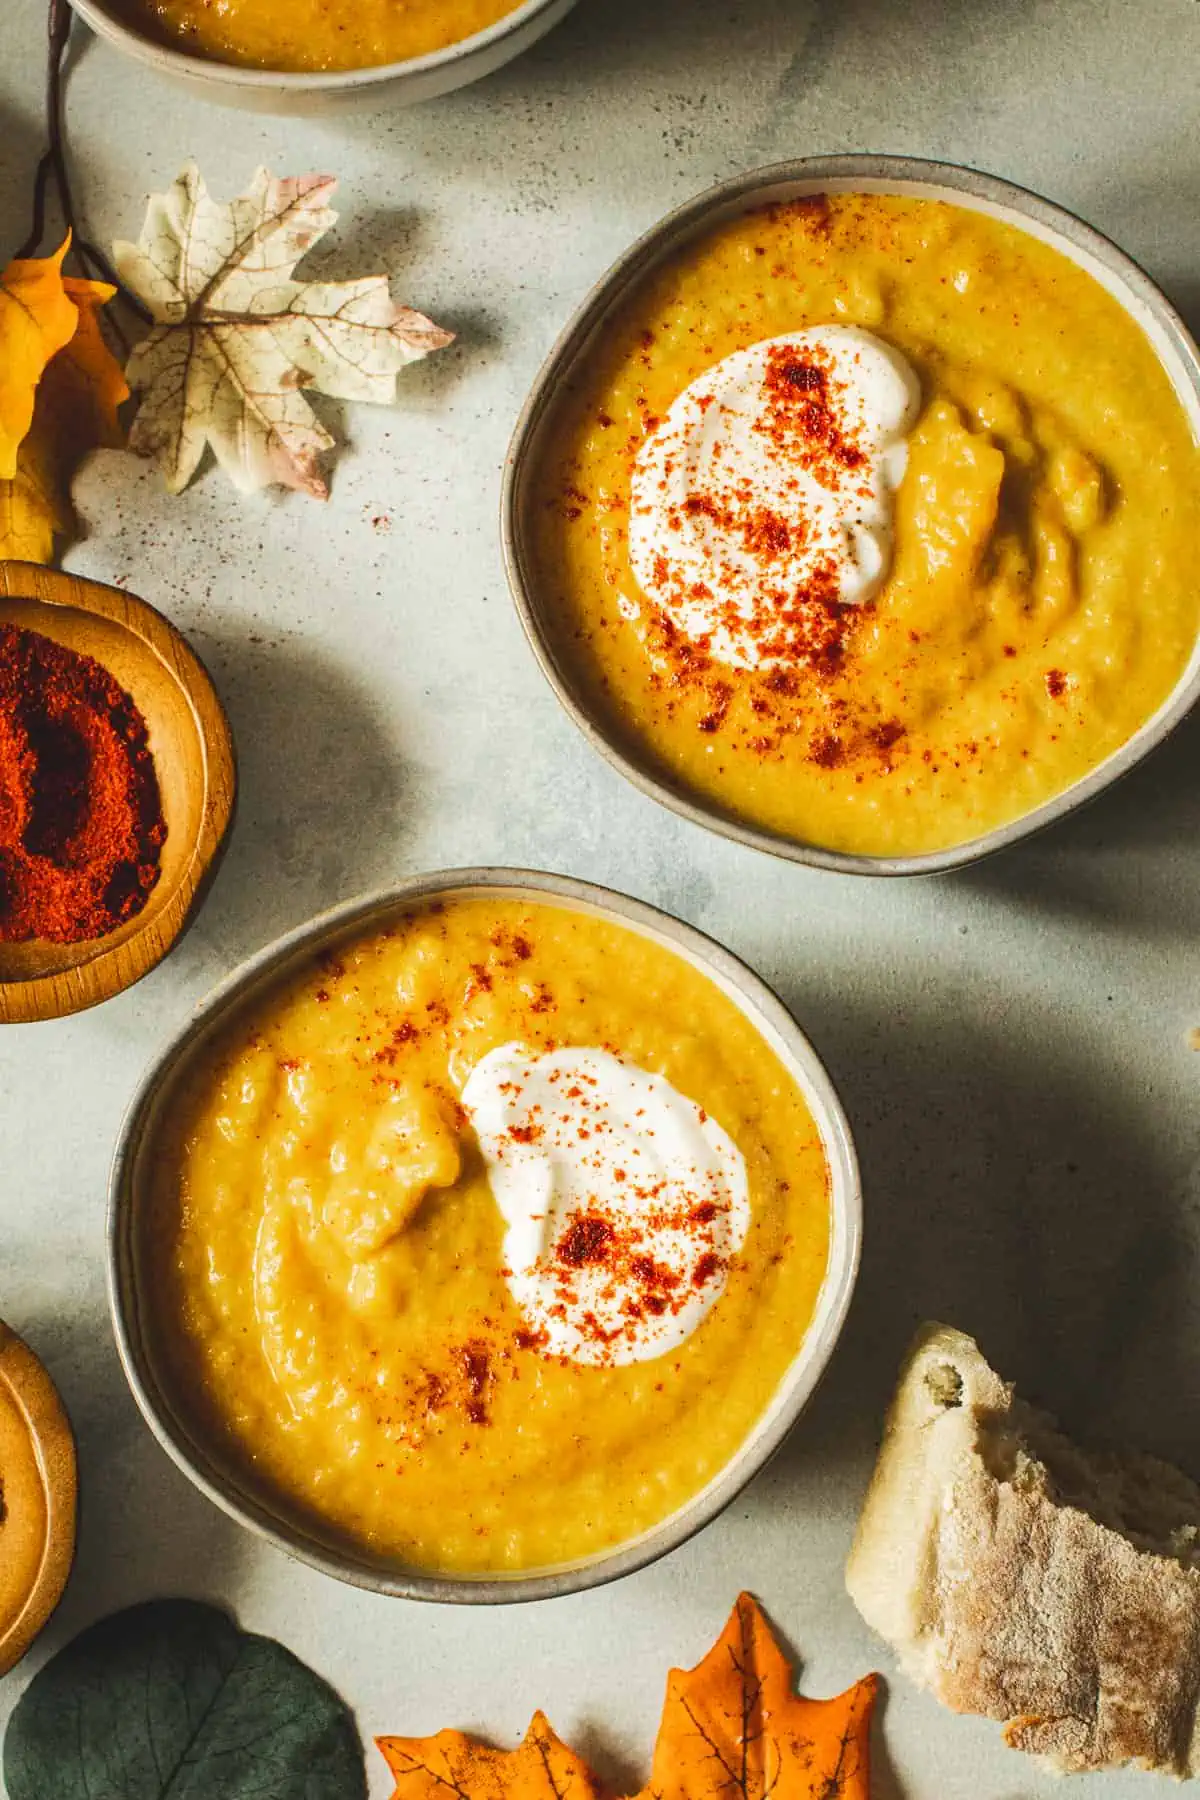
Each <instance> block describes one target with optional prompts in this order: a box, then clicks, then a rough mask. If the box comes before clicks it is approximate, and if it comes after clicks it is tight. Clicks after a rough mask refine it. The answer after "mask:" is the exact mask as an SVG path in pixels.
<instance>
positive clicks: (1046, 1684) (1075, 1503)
mask: <svg viewBox="0 0 1200 1800" xmlns="http://www.w3.org/2000/svg"><path fill="white" fill-rule="evenodd" d="M846 1586H847V1588H848V1589H849V1591H850V1597H851V1599H852V1600H853V1601H854V1604H855V1605H856V1606H857V1607H858V1610H859V1612H860V1613H861V1614H862V1616H863V1618H864V1619H865V1620H866V1621H867V1623H868V1624H869V1625H871V1626H873V1627H874V1629H875V1630H876V1631H877V1632H879V1634H880V1635H881V1636H882V1637H884V1638H886V1639H887V1641H888V1642H889V1643H890V1644H891V1645H892V1646H893V1648H894V1649H895V1650H896V1651H897V1653H898V1655H899V1658H900V1662H901V1665H902V1667H903V1668H904V1669H905V1670H906V1671H907V1673H908V1674H910V1675H911V1676H912V1677H913V1679H914V1680H916V1681H917V1682H919V1683H920V1684H921V1685H922V1686H923V1687H928V1688H930V1689H932V1691H933V1693H934V1694H935V1695H936V1696H937V1698H938V1699H939V1700H941V1701H942V1703H943V1704H944V1705H946V1706H949V1707H951V1708H952V1709H953V1710H954V1711H955V1712H970V1713H984V1714H986V1715H987V1716H988V1717H989V1718H992V1719H1002V1720H1003V1721H1004V1736H1005V1738H1006V1739H1007V1741H1008V1743H1010V1744H1011V1745H1012V1746H1013V1747H1014V1748H1015V1749H1018V1750H1028V1751H1031V1752H1033V1753H1034V1754H1035V1755H1038V1756H1042V1757H1044V1758H1046V1759H1047V1760H1048V1761H1049V1762H1050V1763H1052V1764H1053V1765H1054V1766H1055V1767H1056V1768H1059V1769H1063V1770H1084V1769H1104V1768H1112V1767H1116V1766H1118V1765H1120V1764H1124V1763H1136V1764H1140V1765H1141V1766H1142V1767H1143V1768H1149V1769H1161V1770H1164V1771H1166V1772H1168V1773H1169V1774H1172V1775H1178V1776H1185V1775H1195V1774H1197V1773H1200V1725H1198V1723H1197V1707H1198V1703H1200V1488H1197V1487H1196V1485H1195V1484H1194V1483H1193V1482H1191V1481H1189V1480H1188V1479H1187V1477H1186V1476H1184V1475H1181V1474H1180V1473H1179V1472H1178V1471H1177V1470H1175V1469H1172V1468H1170V1467H1168V1465H1167V1464H1166V1463H1161V1462H1158V1461H1157V1460H1156V1459H1154V1458H1153V1457H1149V1456H1140V1455H1128V1456H1126V1455H1114V1454H1110V1453H1107V1452H1105V1453H1094V1454H1089V1453H1084V1452H1082V1451H1080V1450H1077V1449H1076V1448H1075V1447H1074V1446H1073V1445H1072V1444H1070V1443H1069V1442H1068V1441H1067V1439H1066V1438H1064V1437H1063V1436H1062V1435H1061V1434H1060V1433H1059V1431H1058V1430H1057V1427H1056V1425H1055V1421H1054V1420H1053V1419H1051V1418H1050V1417H1049V1416H1048V1415H1047V1414H1045V1413H1041V1412H1037V1411H1036V1410H1035V1409H1034V1408H1033V1407H1031V1406H1027V1405H1025V1403H1024V1402H1023V1401H1020V1400H1018V1399H1016V1398H1015V1396H1014V1393H1013V1389H1012V1388H1011V1387H1010V1386H1009V1385H1008V1384H1007V1383H1006V1382H1003V1381H1001V1380H1000V1378H999V1376H998V1375H996V1374H995V1372H994V1371H993V1370H992V1369H990V1368H989V1367H988V1364H987V1363H986V1362H985V1361H984V1358H983V1357H982V1355H981V1354H980V1352H979V1349H978V1346H977V1345H976V1344H975V1343H973V1342H972V1340H971V1339H970V1338H969V1337H965V1336H964V1335H963V1333H962V1332H959V1331H952V1330H950V1329H949V1328H948V1327H947V1326H944V1325H927V1326H925V1327H924V1328H923V1329H922V1330H921V1332H920V1333H919V1335H918V1337H917V1339H916V1342H915V1343H914V1345H913V1347H912V1349H911V1351H910V1353H909V1357H908V1361H907V1363H906V1365H905V1368H904V1370H903V1373H902V1375H901V1377H900V1385H899V1387H898V1389H897V1392H896V1395H895V1398H894V1400H893V1401H892V1405H891V1409H890V1411H889V1413H888V1417H887V1423H886V1426H885V1431H884V1440H883V1447H882V1449H881V1450H880V1453H879V1461H878V1463H877V1465H876V1468H875V1474H874V1477H873V1479H872V1482H871V1486H870V1490H869V1492H868V1494H867V1498H866V1503H865V1505H864V1507H863V1512H862V1517H861V1519H860V1520H859V1524H858V1532H857V1535H856V1537H855V1540H854V1547H853V1549H852V1551H851V1553H850V1561H849V1563H848V1564H847V1568H846Z"/></svg>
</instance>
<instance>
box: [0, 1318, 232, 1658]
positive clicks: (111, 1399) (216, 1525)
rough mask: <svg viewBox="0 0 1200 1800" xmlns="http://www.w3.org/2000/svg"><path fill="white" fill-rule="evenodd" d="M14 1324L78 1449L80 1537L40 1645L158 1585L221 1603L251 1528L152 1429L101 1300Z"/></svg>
mask: <svg viewBox="0 0 1200 1800" xmlns="http://www.w3.org/2000/svg"><path fill="white" fill-rule="evenodd" d="M20 1329H21V1331H22V1333H23V1335H25V1336H26V1337H27V1339H28V1341H29V1342H30V1343H31V1344H32V1345H33V1346H34V1347H35V1348H36V1349H37V1351H38V1353H39V1354H40V1355H42V1356H43V1357H44V1358H45V1360H46V1362H47V1364H48V1365H49V1367H50V1368H51V1371H52V1373H53V1375H54V1378H55V1381H56V1383H57V1385H58V1388H59V1391H60V1393H61V1394H62V1397H63V1401H64V1403H65V1404H66V1407H67V1411H68V1413H69V1415H70V1418H71V1423H72V1425H73V1427H74V1430H75V1435H76V1442H77V1446H78V1452H79V1466H80V1494H79V1537H78V1544H77V1549H76V1557H75V1567H74V1571H73V1573H72V1576H71V1581H70V1585H69V1586H68V1588H67V1593H66V1596H65V1598H64V1600H63V1604H62V1606H61V1607H60V1609H59V1610H58V1612H57V1613H56V1614H55V1616H54V1619H53V1620H52V1622H51V1625H50V1627H49V1629H48V1630H47V1632H46V1633H45V1635H44V1637H43V1638H42V1639H41V1640H39V1645H38V1654H39V1655H43V1654H50V1653H52V1652H53V1651H54V1650H56V1649H58V1648H59V1647H60V1646H61V1645H62V1644H64V1643H66V1642H67V1640H68V1639H69V1638H71V1637H73V1636H74V1634H75V1633H76V1632H77V1631H80V1630H82V1628H83V1627H84V1626H85V1625H87V1624H89V1623H90V1622H91V1621H92V1620H93V1619H96V1618H99V1617H101V1616H102V1615H104V1614H106V1613H110V1612H115V1611H117V1610H118V1609H119V1608H121V1607H124V1606H131V1605H133V1604H134V1603H135V1602H137V1601H139V1600H145V1599H149V1598H151V1597H154V1596H158V1595H187V1596H190V1597H193V1598H197V1599H214V1600H216V1601H218V1602H219V1603H220V1604H227V1603H228V1599H227V1597H228V1595H229V1594H230V1593H232V1592H234V1591H235V1590H236V1585H237V1573H238V1569H239V1566H240V1564H241V1561H242V1557H243V1552H244V1549H245V1547H246V1546H247V1545H248V1544H249V1539H248V1538H247V1536H246V1534H245V1533H244V1532H243V1531H242V1530H241V1528H240V1527H239V1526H237V1525H235V1524H234V1522H233V1521H232V1520H231V1519H227V1518H226V1517H225V1515H224V1514H223V1513H221V1512H220V1511H219V1510H218V1509H217V1508H216V1507H215V1506H214V1505H213V1504H212V1503H211V1501H209V1500H206V1499H205V1498H204V1496H203V1495H202V1494H200V1493H198V1492H197V1491H196V1489H195V1488H193V1487H192V1485H191V1483H190V1482H189V1481H188V1480H187V1479H186V1477H185V1476H183V1475H182V1474H181V1473H180V1472H179V1471H178V1470H177V1469H176V1468H175V1466H174V1464H173V1463H172V1462H171V1460H170V1458H169V1457H168V1456H167V1454H166V1452H165V1451H164V1450H162V1449H160V1447H159V1445H158V1444H157V1443H156V1441H155V1439H154V1438H153V1437H152V1436H151V1433H150V1430H149V1428H148V1426H147V1425H146V1424H145V1423H144V1421H143V1420H142V1417H141V1414H140V1413H139V1412H138V1410H137V1407H136V1406H135V1404H134V1401H133V1396H132V1395H131V1394H130V1392H129V1389H128V1387H127V1386H126V1384H125V1378H124V1375H123V1374H122V1372H121V1368H120V1364H119V1362H118V1360H117V1354H116V1348H115V1345H114V1343H113V1340H112V1333H111V1330H110V1327H109V1322H108V1315H107V1310H106V1309H105V1308H104V1307H103V1305H102V1304H95V1305H93V1306H89V1307H85V1308H84V1309H82V1310H80V1311H77V1312H74V1313H71V1314H64V1313H63V1312H61V1311H59V1312H56V1314H55V1315H54V1317H52V1318H47V1319H41V1320H40V1319H38V1318H36V1317H33V1318H29V1319H23V1320H22V1321H21V1325H20Z"/></svg>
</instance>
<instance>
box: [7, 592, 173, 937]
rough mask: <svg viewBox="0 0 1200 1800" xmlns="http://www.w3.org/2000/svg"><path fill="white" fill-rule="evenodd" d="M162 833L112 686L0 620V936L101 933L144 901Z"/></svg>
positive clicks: (150, 768) (121, 696) (152, 781)
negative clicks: (2, 623)
mask: <svg viewBox="0 0 1200 1800" xmlns="http://www.w3.org/2000/svg"><path fill="white" fill-rule="evenodd" d="M166 835H167V827H166V822H165V820H164V819H163V813H162V801H161V798H160V795H159V789H158V777H157V775H156V773H155V769H154V759H153V757H152V755H151V753H150V749H149V746H148V744H147V741H146V722H145V720H144V719H143V718H142V715H141V713H140V712H139V711H138V708H137V707H136V706H135V705H134V703H133V701H132V700H131V699H130V697H129V695H128V694H127V693H126V692H125V690H124V688H122V687H121V686H120V685H119V683H118V682H116V681H115V680H114V679H113V677H112V675H111V674H110V673H109V671H108V670H107V669H106V668H104V667H103V665H102V664H101V663H98V662H97V661H96V660H95V658H94V657H91V656H83V655H81V654H80V653H79V652H78V651H75V650H69V649H68V648H67V647H66V646H65V645H63V644H58V643H55V642H54V640H53V639H51V638H48V637H43V636H42V634H41V633H40V632H37V631H25V630H22V629H20V628H19V627H17V626H13V625H0V940H4V941H6V942H8V943H20V942H23V941H25V940H27V939H30V938H43V939H46V940H47V941H49V942H50V943H55V944H75V943H80V942H83V941H85V940H87V939H89V938H100V937H106V936H107V935H108V933H109V932H111V931H115V930H116V928H117V926H118V925H122V924H124V922H125V921H126V920H127V919H131V918H132V917H133V916H134V914H135V913H138V912H140V911H141V909H142V907H143V906H144V905H145V904H146V900H147V898H148V897H149V895H150V892H151V890H152V889H153V887H154V884H155V882H156V881H157V880H158V877H159V859H160V856H161V852H162V846H163V844H164V842H165V840H166Z"/></svg>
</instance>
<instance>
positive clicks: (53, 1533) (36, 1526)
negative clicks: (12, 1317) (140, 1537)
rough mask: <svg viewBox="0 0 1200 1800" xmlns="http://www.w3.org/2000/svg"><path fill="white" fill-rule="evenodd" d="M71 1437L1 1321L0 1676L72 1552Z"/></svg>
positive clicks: (62, 1578)
mask: <svg viewBox="0 0 1200 1800" xmlns="http://www.w3.org/2000/svg"><path fill="white" fill-rule="evenodd" d="M75 1490H76V1476H75V1440H74V1438H73V1437H72V1435H71V1425H70V1421H69V1420H68V1418H67V1415H66V1413H65V1412H64V1411H63V1405H62V1401H61V1400H60V1399H59V1397H58V1393H57V1391H56V1389H55V1386H54V1383H53V1382H52V1381H51V1379H50V1377H49V1375H47V1373H46V1371H45V1369H44V1368H43V1367H42V1365H41V1363H40V1362H39V1361H38V1359H37V1357H36V1356H35V1355H34V1354H33V1351H32V1350H31V1349H30V1348H29V1346H28V1344H25V1343H22V1341H21V1339H20V1338H19V1337H17V1335H16V1333H15V1332H12V1331H10V1330H9V1329H8V1326H7V1325H4V1324H2V1323H0V1498H2V1500H3V1505H2V1506H0V1675H4V1674H7V1672H8V1670H9V1669H11V1668H12V1666H13V1664H14V1663H17V1662H19V1661H20V1660H21V1658H22V1657H23V1656H24V1654H25V1652H26V1651H27V1650H28V1648H29V1646H30V1644H32V1642H33V1640H34V1638H35V1637H36V1636H37V1634H38V1632H39V1631H40V1630H41V1629H42V1626H43V1625H44V1624H45V1623H46V1621H47V1619H48V1618H49V1617H50V1614H51V1613H52V1612H53V1611H54V1608H55V1607H56V1606H57V1605H58V1602H59V1598H60V1596H61V1594H62V1591H63V1588H64V1587H65V1586H66V1584H67V1576H68V1575H69V1574H70V1572H71V1562H72V1559H73V1557H74V1554H75Z"/></svg>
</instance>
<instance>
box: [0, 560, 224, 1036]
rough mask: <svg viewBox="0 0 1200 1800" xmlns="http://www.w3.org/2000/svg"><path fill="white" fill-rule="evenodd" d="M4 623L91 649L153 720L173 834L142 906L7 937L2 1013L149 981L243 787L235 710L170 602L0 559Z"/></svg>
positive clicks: (83, 1001) (72, 1001)
mask: <svg viewBox="0 0 1200 1800" xmlns="http://www.w3.org/2000/svg"><path fill="white" fill-rule="evenodd" d="M0 625H17V626H21V627H23V628H25V629H26V630H30V631H40V632H41V633H42V634H43V636H45V637H48V638H53V639H54V640H55V641H56V642H57V643H60V644H65V645H67V647H68V648H69V649H71V650H77V651H81V652H82V653H84V654H85V655H88V656H94V657H95V658H96V660H97V662H100V663H103V664H104V666H105V668H107V669H109V670H111V672H112V674H113V675H114V676H115V677H116V679H117V681H119V682H120V684H121V686H122V687H123V688H124V689H125V690H126V692H127V693H128V694H129V695H130V696H131V697H132V699H133V700H134V702H135V703H136V705H137V706H138V708H139V710H140V711H141V714H142V717H143V718H144V719H145V721H146V727H147V730H148V732H149V742H150V749H151V752H152V753H153V756H154V766H155V770H156V772H157V775H158V785H159V792H160V796H161V800H162V809H163V816H164V818H165V819H166V822H167V839H166V843H165V844H164V845H163V849H162V858H161V862H160V873H159V878H158V882H157V884H156V885H155V887H154V889H153V891H152V892H151V894H150V897H149V899H148V900H147V902H146V904H145V906H144V907H143V908H142V910H141V912H140V913H138V914H137V915H136V916H135V917H134V918H132V919H128V920H127V921H126V922H125V924H124V925H122V926H120V927H119V928H118V929H117V930H116V931H113V932H110V933H109V935H108V936H107V937H103V938H94V939H91V940H89V941H87V942H85V943H80V944H48V943H46V942H44V941H43V940H41V939H33V940H31V941H30V942H29V943H24V944H7V943H0V1024H4V1023H8V1024H14V1023H16V1022H17V1021H20V1020H27V1019H58V1018H62V1017H63V1016H64V1015H65V1014H67V1013H73V1012H81V1011H82V1010H83V1009H84V1007H87V1006H95V1005H96V1004H97V1002H99V1001H101V1000H108V999H110V998H111V997H112V995H113V994H119V993H120V992H121V990H122V989H123V988H127V987H130V986H131V985H132V984H133V983H134V982H135V981H140V980H141V978H142V976H143V975H145V974H147V973H148V971H149V970H151V969H152V968H153V967H154V965H155V964H156V963H158V962H161V960H162V958H163V957H164V956H165V955H166V954H167V951H168V950H169V949H170V948H171V946H172V944H174V942H175V940H176V939H177V938H178V937H179V935H180V933H181V932H182V931H183V929H184V926H185V925H186V924H187V923H188V922H189V919H190V918H191V916H192V914H193V912H194V910H195V908H196V906H197V904H198V902H199V901H200V899H201V898H202V896H203V894H204V892H205V890H206V888H207V885H208V881H209V879H210V878H211V876H212V874H213V873H214V870H215V867H216V862H217V859H218V857H219V855H220V852H221V849H222V846H223V844H224V840H225V837H226V834H227V832H228V830H229V826H230V822H231V820H232V818H233V809H234V800H235V796H236V790H237V773H236V764H235V762H234V753H233V739H232V737H231V735H230V730H229V721H228V720H227V719H226V717H225V713H224V710H223V708H222V706H221V702H220V701H219V700H218V699H217V696H216V693H215V691H214V689H213V685H212V682H211V681H210V680H209V678H208V675H207V673H206V671H205V669H204V667H203V665H202V664H201V662H200V661H199V659H198V657H197V656H196V655H195V654H194V653H193V651H191V650H190V649H189V648H188V646H187V644H186V643H185V642H184V640H183V638H182V637H181V636H180V635H179V633H178V632H177V631H176V630H175V627H174V626H173V625H170V624H168V622H167V621H166V619H164V618H163V616H162V614H161V613H159V612H156V611H155V610H154V608H153V607H152V606H147V604H146V602H145V601H144V600H138V599H136V598H135V597H134V595H132V594H126V593H124V592H122V590H121V589H119V588H111V587H104V586H102V585H101V584H100V583H99V582H96V581H84V580H83V579H82V578H81V577H80V576H78V575H64V574H63V573H61V571H59V570H57V569H43V568H40V567H38V566H37V565H36V564H34V563H20V562H0Z"/></svg>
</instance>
